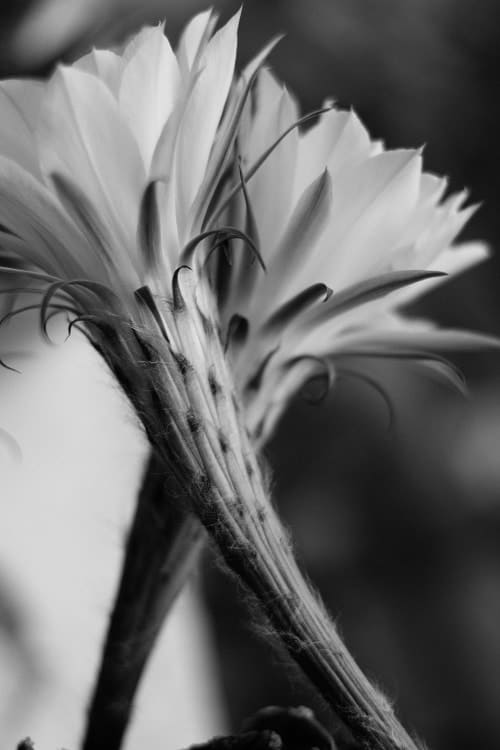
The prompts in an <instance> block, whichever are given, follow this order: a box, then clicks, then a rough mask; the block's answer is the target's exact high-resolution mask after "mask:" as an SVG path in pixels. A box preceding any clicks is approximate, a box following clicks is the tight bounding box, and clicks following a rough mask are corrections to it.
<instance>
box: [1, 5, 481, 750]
mask: <svg viewBox="0 0 500 750" xmlns="http://www.w3.org/2000/svg"><path fill="white" fill-rule="evenodd" d="M238 21H239V14H238V15H236V16H235V17H233V18H232V19H231V20H230V21H229V23H228V24H227V25H226V26H224V27H223V28H222V29H221V30H219V31H218V32H217V33H215V34H213V29H214V23H215V21H214V18H213V17H212V16H211V14H210V13H203V14H201V15H199V16H197V17H196V18H195V19H194V20H193V21H192V22H191V23H190V24H189V26H188V27H187V29H186V31H185V32H184V34H183V36H182V38H181V41H180V44H179V48H178V50H177V52H176V53H174V52H173V50H172V49H171V47H170V45H169V43H168V41H167V40H166V38H165V37H164V35H163V28H162V27H157V28H151V29H144V30H143V31H141V32H140V33H139V34H138V35H137V36H135V37H134V38H133V39H132V40H131V41H130V42H129V44H128V45H127V46H126V47H125V48H124V50H123V51H122V53H121V54H118V53H116V52H113V51H98V50H94V51H92V52H91V53H90V54H88V55H86V56H85V57H83V58H81V59H80V60H78V61H77V62H76V63H75V64H74V65H72V66H70V67H59V68H58V69H57V71H56V72H55V73H54V75H53V76H52V78H51V79H50V80H49V81H48V82H47V83H39V82H34V81H6V82H4V83H2V84H1V86H0V108H1V112H2V118H0V224H1V225H2V226H3V227H4V231H3V232H2V235H1V237H0V245H1V247H2V248H3V258H4V260H3V272H4V273H5V274H6V276H11V277H14V278H15V279H16V280H17V281H19V283H21V285H23V283H24V286H26V285H29V293H30V295H34V296H35V303H34V305H33V306H35V307H39V308H40V316H41V321H42V325H43V327H44V328H45V327H46V324H47V321H48V318H49V317H50V315H51V314H52V313H57V312H59V311H61V310H63V311H68V312H69V313H70V315H71V317H72V319H73V321H72V323H73V324H74V325H77V326H83V330H84V331H85V333H86V335H87V336H88V337H89V338H90V340H91V341H92V343H93V345H94V346H95V347H96V348H97V350H98V351H99V352H100V353H101V354H102V356H103V357H104V359H105V360H106V362H107V363H108V364H109V366H110V368H111V370H112V371H113V372H114V374H115V375H116V377H117V379H118V381H119V382H120V384H121V385H122V387H123V389H124V391H125V393H126V394H127V395H128V397H129V399H130V401H131V403H132V405H133V406H134V408H135V410H136V413H137V415H138V417H139V419H140V420H141V422H142V424H143V426H144V428H145V431H146V433H147V435H148V438H149V440H150V441H151V444H152V446H153V448H154V451H155V454H156V456H157V457H158V458H159V460H160V462H161V465H162V467H163V470H164V471H165V475H166V476H168V480H169V485H170V487H172V486H174V491H173V496H174V497H175V496H177V499H178V501H179V500H182V502H184V503H186V504H188V505H189V507H190V508H192V509H193V510H194V512H195V513H196V514H197V515H198V516H199V518H200V519H201V521H202V523H203V524H204V525H205V526H206V528H207V529H208V531H209V532H210V534H211V535H212V536H213V537H214V539H215V540H216V542H217V543H218V545H219V547H220V549H221V551H222V554H223V555H224V557H225V559H226V560H227V562H228V563H229V565H230V566H231V567H232V568H233V570H235V571H236V572H237V574H238V575H239V576H240V577H241V578H242V579H243V581H245V582H246V583H247V584H248V586H249V587H250V588H251V589H252V590H253V591H254V592H255V593H256V595H257V596H258V597H259V599H260V601H261V603H262V604H263V607H264V610H265V612H266V614H267V616H268V618H269V619H270V621H271V623H272V625H273V626H274V627H275V628H276V630H277V631H278V633H279V634H280V637H281V638H282V640H283V641H284V642H285V644H286V646H287V647H288V649H289V650H290V652H291V653H292V654H293V655H294V658H295V659H296V660H297V661H298V662H299V664H301V666H303V668H304V669H305V671H306V672H307V673H308V674H309V676H310V677H311V678H312V680H313V681H314V682H315V684H316V685H317V686H318V687H319V689H320V690H321V691H322V692H323V694H324V695H325V697H326V698H327V700H329V701H330V703H331V705H332V706H333V707H335V708H336V709H337V710H338V711H339V713H340V715H341V716H342V717H343V719H344V720H345V721H346V722H347V723H348V724H349V725H350V726H351V728H352V729H353V731H354V733H355V734H356V735H357V736H358V738H361V739H363V740H368V741H369V742H370V743H372V745H373V746H374V747H384V748H388V747H391V748H392V747H406V748H410V747H412V742H411V740H410V739H409V738H408V736H407V735H406V734H405V733H404V731H403V730H402V729H401V728H400V727H399V725H398V724H397V722H396V721H395V719H394V718H393V716H392V713H391V711H390V710H389V709H388V707H387V706H386V705H385V704H384V702H383V701H381V699H380V697H379V696H377V695H376V693H374V691H373V690H372V689H371V688H370V686H369V685H368V683H366V681H365V680H364V678H363V676H362V674H361V673H360V672H359V670H357V668H356V666H355V665H354V663H353V662H352V661H351V660H350V657H349V655H348V654H347V652H345V651H344V649H343V646H342V644H341V643H340V641H339V640H338V637H337V636H336V634H335V631H334V629H333V626H330V625H329V623H328V621H327V620H326V619H325V616H324V614H323V613H322V611H321V608H320V607H319V606H318V604H317V602H316V600H315V599H314V597H313V596H312V595H311V593H310V591H309V589H308V588H307V586H306V584H305V583H304V581H303V579H302V577H301V575H300V573H299V571H298V570H297V568H296V566H295V563H294V561H293V557H292V556H291V553H290V550H289V547H288V544H287V542H286V540H285V538H284V535H283V533H282V531H281V528H280V524H279V521H278V519H277V517H276V516H275V514H274V512H273V510H272V507H271V505H270V503H269V501H268V497H267V488H266V483H265V480H264V479H263V477H262V472H261V468H260V466H259V463H258V461H257V458H256V449H257V448H258V447H259V446H260V445H261V444H262V443H263V442H265V441H266V440H267V439H268V438H269V436H270V434H271V433H272V430H273V428H274V426H275V424H276V420H277V419H278V418H279V416H280V414H281V413H282V411H283V409H284V408H285V407H286V405H287V403H288V402H289V400H290V398H291V397H292V396H293V395H294V394H295V393H296V392H297V391H298V390H299V389H300V388H301V387H302V386H303V385H304V383H306V382H307V381H308V380H309V379H310V378H311V377H318V376H324V377H325V378H326V380H327V381H328V383H330V382H333V380H334V378H335V374H336V371H337V369H338V368H339V367H340V368H341V367H342V361H343V358H344V357H346V356H350V357H352V356H356V357H358V358H360V357H363V358H366V357H369V356H394V357H398V356H404V357H413V358H415V359H416V360H418V361H424V362H432V363H433V366H434V368H435V370H436V371H437V372H438V373H439V374H440V375H442V376H445V377H449V378H451V379H452V380H454V377H453V374H450V371H449V370H448V369H446V364H445V363H444V362H443V361H442V359H441V358H440V357H439V355H437V354H436V351H439V350H441V349H446V348H456V347H457V346H483V345H491V344H493V342H492V340H491V339H489V338H488V337H481V336H479V335H476V334H469V333H462V332H455V331H451V332H450V331H444V330H440V329H435V328H434V327H433V326H431V325H430V324H427V323H424V322H418V321H417V322H411V321H408V320H406V319H405V318H404V317H402V316H401V314H400V313H399V312H398V309H399V307H401V306H402V305H403V304H404V303H406V302H407V301H408V300H409V298H410V295H412V294H414V293H417V292H418V291H424V290H426V289H427V288H428V286H429V284H431V283H432V284H434V283H436V281H437V280H442V279H441V276H440V273H439V272H441V271H445V272H451V273H455V272H458V271H461V270H463V269H464V268H466V267H468V266H470V265H471V264H473V263H476V262H478V261H479V260H482V259H483V258H484V257H485V256H486V251H485V249H484V247H483V246H482V245H480V244H472V245H465V246H462V247H460V246H459V247H457V248H452V247H451V243H452V242H453V240H454V238H455V236H456V234H457V233H458V232H459V231H460V229H461V227H462V226H463V224H464V223H465V221H466V220H467V219H468V217H469V216H470V214H471V211H472V210H473V209H472V208H469V209H462V208H461V206H462V203H463V201H464V199H465V194H460V195H458V196H451V197H449V198H447V199H446V200H444V201H443V202H442V200H441V199H442V195H443V192H444V190H445V187H446V183H445V181H443V180H441V179H439V178H437V177H434V176H432V175H428V174H425V173H422V165H421V161H422V157H421V154H420V153H419V152H418V151H384V149H383V147H382V146H381V144H380V143H377V142H372V141H371V140H370V138H369V136H368V134H367V132H366V130H365V129H364V127H363V126H362V125H361V123H360V122H359V120H358V119H357V117H356V116H355V115H354V114H353V113H352V112H342V111H338V110H335V109H334V108H332V107H331V105H330V104H327V105H326V107H325V108H324V109H323V110H322V111H321V113H319V115H318V113H317V114H316V117H319V119H318V121H317V122H316V124H314V125H313V126H312V127H310V128H309V129H306V130H301V129H300V127H299V126H300V125H302V124H305V122H306V120H307V119H308V118H302V119H301V118H300V117H299V114H298V111H297V105H296V103H295V101H294V99H293V98H292V97H291V95H290V94H289V93H288V92H287V91H286V89H284V88H282V87H281V85H280V84H278V83H277V82H276V80H275V79H274V78H273V77H272V75H271V74H270V73H269V72H267V71H266V70H264V69H262V64H263V62H264V61H265V58H266V56H267V54H268V53H269V51H270V49H271V48H272V44H271V45H269V47H268V48H267V49H266V50H264V52H263V53H262V54H261V55H259V56H258V57H257V58H256V59H255V60H254V61H252V62H251V63H250V65H249V66H247V68H246V69H245V70H244V72H243V74H242V75H241V76H240V77H237V76H235V74H234V67H235V57H236V34H237V27H238ZM429 279H431V281H429ZM417 282H418V283H417ZM414 284H415V286H414ZM36 295H39V298H38V299H36Z"/></svg>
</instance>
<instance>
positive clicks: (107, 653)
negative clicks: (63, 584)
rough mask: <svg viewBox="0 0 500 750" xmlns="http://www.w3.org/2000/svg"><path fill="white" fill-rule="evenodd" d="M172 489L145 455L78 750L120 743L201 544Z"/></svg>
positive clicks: (197, 527) (113, 749)
mask: <svg viewBox="0 0 500 750" xmlns="http://www.w3.org/2000/svg"><path fill="white" fill-rule="evenodd" d="M169 490H171V491H172V494H173V497H170V498H169ZM176 493H178V488H177V487H172V488H169V480H168V475H166V473H165V469H164V468H163V467H162V466H161V465H160V463H159V461H158V459H157V458H156V457H155V456H154V455H153V454H152V455H151V457H150V459H149V461H148V465H147V468H146V471H145V475H144V479H143V484H142V487H141V491H140V495H139V498H138V504H137V509H136V513H135V517H134V520H133V522H132V526H131V529H130V533H129V537H128V541H127V545H126V550H125V558H124V563H123V567H122V573H121V580H120V583H119V587H118V591H117V594H116V599H115V602H114V606H113V610H112V614H111V618H110V622H109V627H108V632H107V635H106V640H105V644H104V648H103V653H102V658H101V666H100V671H99V673H98V677H97V681H96V684H95V688H94V693H93V696H92V699H91V704H90V708H89V713H88V720H87V726H86V732H85V736H84V740H83V745H82V748H83V750H102V748H106V750H119V748H120V747H121V745H122V740H123V737H124V734H125V732H126V729H127V726H128V723H129V720H130V717H131V715H132V711H133V701H134V697H135V694H136V691H137V687H138V684H139V681H140V678H141V676H142V673H143V671H144V668H145V666H146V663H147V660H148V657H149V655H150V654H151V651H152V649H153V646H154V644H155V642H156V638H157V635H158V633H159V631H160V629H161V626H162V624H163V622H164V620H165V617H166V615H167V613H168V612H169V610H170V607H171V606H172V603H173V602H174V600H175V598H176V596H177V594H178V593H179V591H180V589H181V588H182V586H183V585H184V583H185V582H186V579H187V577H188V575H189V574H190V572H191V571H192V569H193V566H194V565H195V564H196V561H197V560H198V557H199V553H200V551H201V549H202V547H203V543H204V540H205V532H204V530H203V527H202V526H201V524H200V522H199V521H198V519H197V518H196V517H195V516H193V515H192V514H190V513H188V512H186V511H185V510H184V509H183V508H182V507H181V503H179V502H178V498H176V497H175V494H176ZM169 500H170V502H169Z"/></svg>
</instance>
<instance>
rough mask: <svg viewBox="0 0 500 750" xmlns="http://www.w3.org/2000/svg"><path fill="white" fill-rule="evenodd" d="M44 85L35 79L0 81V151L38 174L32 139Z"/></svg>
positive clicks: (38, 169)
mask: <svg viewBox="0 0 500 750" xmlns="http://www.w3.org/2000/svg"><path fill="white" fill-rule="evenodd" d="M43 91H44V86H43V84H42V83H41V82H39V81H29V80H26V81H16V80H13V81H2V82H1V83H0V154H3V156H6V157H8V158H10V159H13V160H14V161H16V162H17V163H18V164H20V165H21V166H22V167H24V169H27V170H28V171H29V172H31V173H32V174H34V175H37V176H38V175H39V174H40V168H39V166H38V155H37V153H36V148H35V142H34V138H33V129H34V127H35V125H36V120H37V117H38V112H39V108H40V102H41V98H42V96H43Z"/></svg>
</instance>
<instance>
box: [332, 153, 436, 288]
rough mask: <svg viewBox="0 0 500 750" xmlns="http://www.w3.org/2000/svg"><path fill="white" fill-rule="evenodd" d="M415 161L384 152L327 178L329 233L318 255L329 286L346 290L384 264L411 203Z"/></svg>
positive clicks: (414, 157) (416, 173)
mask: <svg viewBox="0 0 500 750" xmlns="http://www.w3.org/2000/svg"><path fill="white" fill-rule="evenodd" d="M421 161H422V160H421V157H420V155H419V154H418V152H415V151H388V152H384V153H383V154H380V155H379V156H375V157H372V158H370V159H368V160H367V161H364V162H362V163H361V164H359V165H357V166H354V167H352V168H351V167H349V168H346V169H344V170H342V171H341V173H340V174H338V175H337V178H336V180H335V179H333V178H332V190H333V204H332V211H331V224H330V226H331V229H329V230H328V231H326V232H325V235H324V241H323V242H322V247H321V249H320V250H319V251H318V263H319V264H323V265H324V268H325V276H324V278H325V280H326V281H327V282H328V283H330V284H331V285H332V286H334V287H335V288H337V289H339V288H341V287H343V286H344V285H347V284H352V283H354V282H355V281H357V280H359V279H360V278H363V277H365V278H366V276H367V274H373V273H377V271H379V270H380V269H381V268H383V267H384V264H385V263H388V261H389V259H390V257H391V253H393V252H394V251H395V250H396V248H397V247H399V246H400V242H399V241H400V237H401V235H402V233H403V230H404V228H405V225H406V222H407V221H408V218H409V216H410V215H411V212H412V210H413V209H414V207H415V205H416V202H417V197H418V190H419V183H420V174H421ZM327 269H328V270H327Z"/></svg>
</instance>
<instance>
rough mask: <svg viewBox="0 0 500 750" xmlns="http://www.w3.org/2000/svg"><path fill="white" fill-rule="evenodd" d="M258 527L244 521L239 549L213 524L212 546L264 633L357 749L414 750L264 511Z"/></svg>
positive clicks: (229, 533)
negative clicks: (261, 618)
mask: <svg viewBox="0 0 500 750" xmlns="http://www.w3.org/2000/svg"><path fill="white" fill-rule="evenodd" d="M254 502H255V501H254ZM268 508H269V506H268ZM262 521H263V518H262V516H261V519H260V525H261V527H260V528H257V524H256V523H254V522H252V521H250V522H248V519H247V522H246V523H245V538H246V540H247V543H246V544H244V545H241V546H235V545H234V543H233V544H230V539H231V538H234V530H233V528H232V526H228V525H226V524H225V523H221V524H220V525H219V526H218V528H217V531H216V541H217V544H218V546H219V549H220V551H221V553H222V555H223V557H224V559H225V561H226V563H227V564H228V566H229V567H230V569H231V570H232V571H233V572H234V573H235V574H236V575H237V576H238V578H239V579H240V580H241V581H242V582H243V583H244V584H245V585H246V586H247V587H248V589H249V590H250V591H251V592H252V594H253V595H254V596H255V597H256V598H257V600H258V603H259V604H260V606H261V608H262V609H263V612H264V614H265V616H266V618H267V620H268V622H269V624H270V626H271V628H272V631H273V632H274V633H275V634H276V636H277V637H278V639H279V640H280V641H281V642H282V643H283V645H284V646H285V647H286V649H287V651H288V652H289V654H290V656H291V657H292V658H293V659H294V661H295V662H296V663H297V664H298V665H299V666H300V667H301V669H302V670H303V671H304V673H305V674H306V676H307V677H308V678H309V679H310V680H311V682H312V684H313V685H314V686H315V687H316V689H317V690H319V692H320V693H321V694H322V696H323V697H324V699H325V700H326V701H327V703H328V704H329V706H330V707H331V708H332V709H333V710H334V711H335V713H336V714H337V715H338V716H339V718H340V719H341V720H342V721H343V722H344V723H345V725H346V726H347V727H348V728H349V730H350V731H351V733H352V735H353V737H354V739H355V740H356V742H357V743H359V746H360V747H362V748H366V749H367V750H417V748H418V746H417V745H416V743H415V742H414V741H413V739H412V738H411V737H410V736H409V735H408V733H407V732H406V731H405V729H404V728H403V727H402V726H401V724H400V723H399V721H398V720H397V719H396V717H395V715H394V713H393V711H392V708H391V706H390V705H389V703H388V701H387V699H386V698H385V697H384V696H383V695H382V694H381V693H380V692H379V691H378V690H376V689H375V688H374V687H373V686H372V685H371V683H370V682H369V680H368V679H367V678H366V677H365V675H364V674H363V672H362V671H361V669H360V668H359V667H358V665H357V664H356V662H355V661H354V659H353V658H352V656H351V655H350V653H349V651H348V650H347V648H346V646H345V645H344V643H343V642H342V639H341V638H340V636H339V634H338V633H337V630H336V628H335V626H334V624H333V622H332V621H331V619H330V618H329V616H328V614H327V613H326V611H325V609H324V607H323V606H322V604H321V602H320V600H319V598H318V597H317V596H315V594H314V592H313V590H312V589H311V587H310V585H309V584H308V583H307V581H306V580H305V578H304V576H303V575H302V573H301V572H300V570H299V568H298V566H297V565H296V563H295V561H294V558H293V555H292V553H291V551H290V548H289V545H288V542H287V541H286V540H285V537H284V534H283V531H282V530H281V527H280V522H279V520H278V518H277V516H276V515H275V514H274V512H273V511H272V509H270V508H269V510H268V512H267V516H266V520H265V521H264V523H262ZM263 531H264V534H263Z"/></svg>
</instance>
